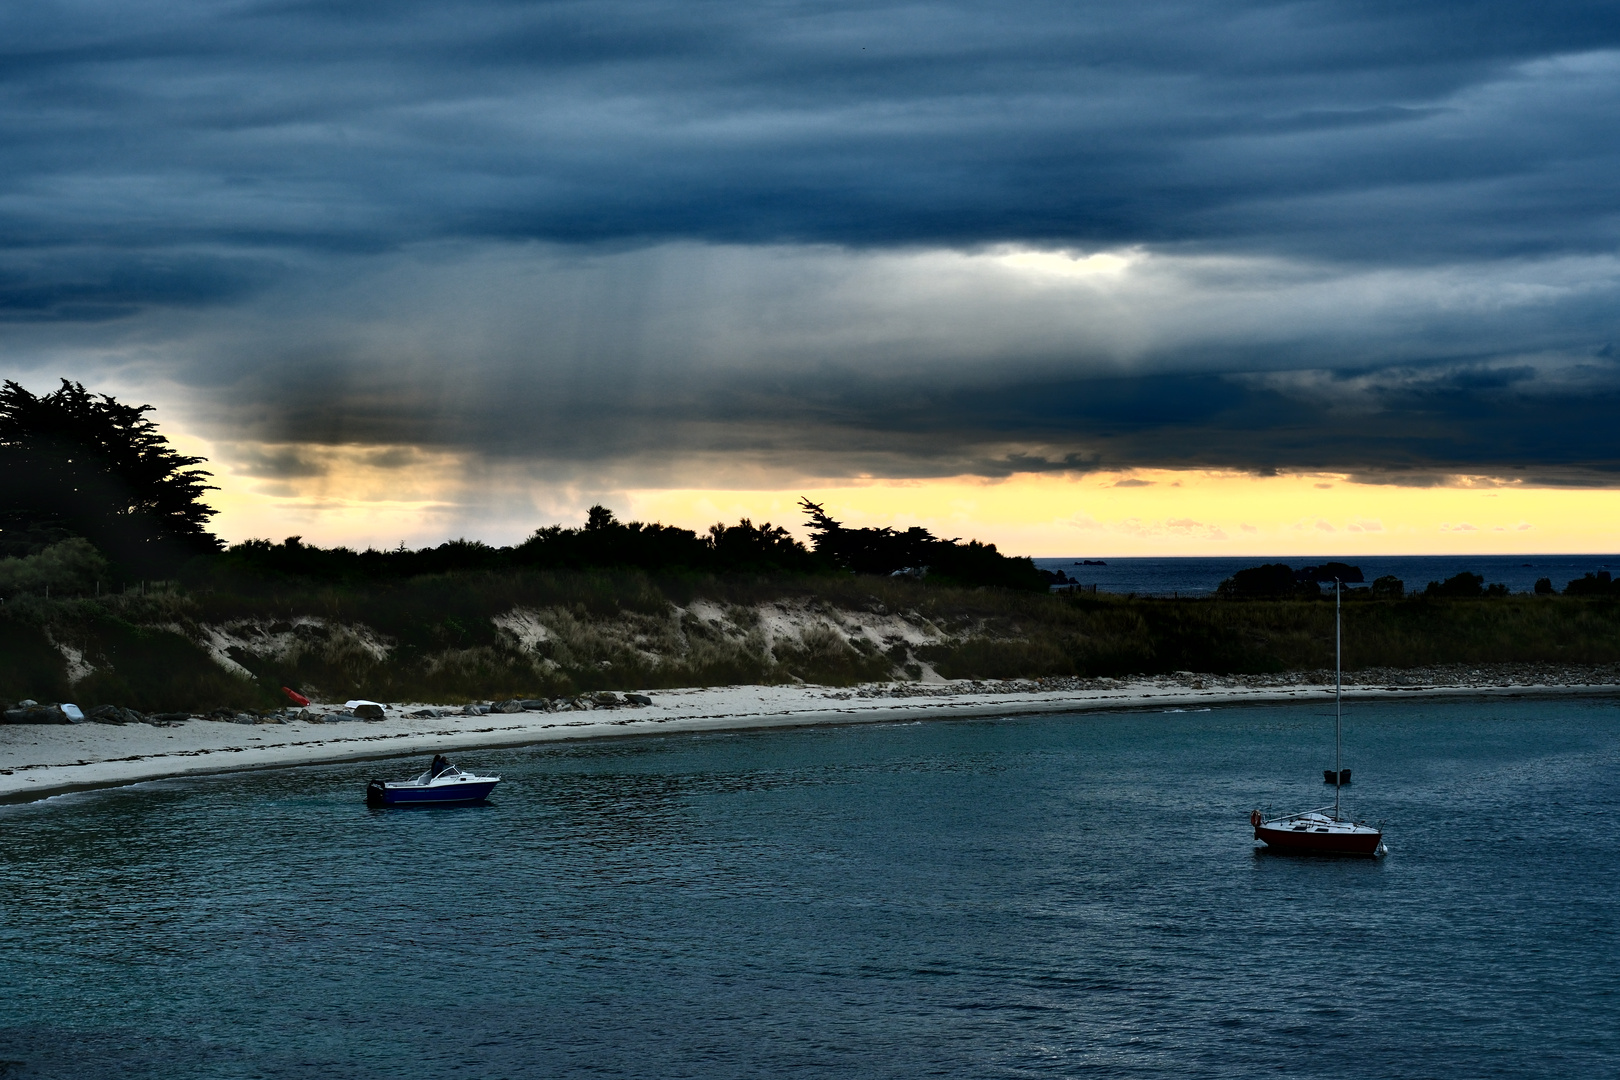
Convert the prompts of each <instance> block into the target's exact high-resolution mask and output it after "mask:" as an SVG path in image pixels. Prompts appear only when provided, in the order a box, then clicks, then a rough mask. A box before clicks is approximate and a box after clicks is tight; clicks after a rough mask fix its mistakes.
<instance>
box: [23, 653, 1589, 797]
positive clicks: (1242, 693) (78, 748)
mask: <svg viewBox="0 0 1620 1080" xmlns="http://www.w3.org/2000/svg"><path fill="white" fill-rule="evenodd" d="M648 693H649V695H650V696H651V697H652V698H653V704H652V705H651V706H642V707H639V708H637V707H623V708H614V709H602V710H596V711H589V712H550V713H546V712H534V713H514V714H508V715H491V716H460V715H456V716H446V717H438V718H433V719H410V718H408V717H405V716H403V715H402V713H404V712H408V711H411V710H414V709H418V708H421V706H409V705H408V706H403V707H401V708H399V709H392V708H391V709H389V711H388V718H387V719H385V720H382V721H376V722H370V723H367V722H364V721H346V722H342V723H335V724H334V723H325V724H310V723H305V722H302V721H293V722H291V723H288V724H252V725H248V724H234V723H226V722H220V721H215V720H191V721H188V722H186V723H183V724H179V725H176V726H174V727H153V726H150V725H147V724H127V725H123V726H116V725H107V724H95V723H87V724H71V725H69V724H61V725H57V724H49V725H35V724H5V725H0V802H22V801H32V800H33V799H37V798H43V797H46V796H48V795H51V794H60V793H62V792H66V791H74V790H80V789H84V788H94V787H110V786H115V785H119V784H129V783H134V782H137V781H141V780H153V779H158V778H160V777H168V776H183V775H187V774H195V773H219V772H228V771H232V770H237V769H255V768H267V767H273V766H286V765H310V764H316V763H320V762H334V761H354V760H360V759H364V758H384V757H399V756H404V755H418V756H419V755H423V754H431V753H435V752H438V751H451V750H457V751H461V750H470V749H474V748H477V747H494V746H517V745H523V744H529V743H540V742H550V741H558V740H564V739H589V738H601V737H605V736H620V737H622V736H627V735H646V734H652V733H658V734H664V733H669V732H686V731H730V730H741V729H747V728H769V727H796V726H808V725H816V724H859V723H881V722H888V721H897V720H915V719H931V718H937V719H948V718H955V717H973V716H1010V715H1017V714H1021V713H1039V712H1074V711H1081V710H1096V709H1120V708H1158V709H1183V708H1202V707H1206V706H1211V705H1217V704H1227V703H1267V702H1269V703H1281V702H1288V701H1303V700H1311V701H1321V700H1323V699H1324V698H1325V697H1328V696H1331V694H1332V687H1331V686H1326V687H1324V686H1321V685H1296V686H1286V687H1279V686H1264V687H1252V686H1235V687H1234V686H1230V685H1228V686H1219V687H1215V688H1204V687H1203V684H1202V683H1201V682H1199V681H1197V680H1184V681H1182V682H1181V683H1180V684H1177V683H1176V682H1174V681H1172V680H1166V679H1155V680H1151V681H1143V682H1136V683H1116V684H1114V685H1113V686H1112V687H1110V688H1106V689H1086V690H1057V691H1042V690H1038V689H1031V690H1025V691H1012V692H997V688H996V686H995V684H991V685H990V686H987V687H986V686H981V687H968V686H966V685H943V686H935V687H918V686H914V685H913V686H908V687H905V688H904V689H902V690H901V691H900V692H899V693H898V694H897V693H895V692H894V691H893V690H892V689H891V688H887V687H882V686H879V687H865V688H853V689H832V688H828V687H820V686H730V687H715V688H708V689H696V690H658V691H648ZM1572 693H1587V694H1620V686H1612V685H1588V686H1571V685H1568V684H1561V685H1557V684H1549V685H1511V686H1479V685H1456V686H1402V687H1353V688H1352V687H1346V688H1345V697H1346V698H1355V699H1363V700H1365V699H1369V698H1396V697H1400V698H1407V697H1414V696H1487V695H1489V696H1495V695H1508V696H1512V695H1526V694H1572ZM414 768H415V765H414V763H413V764H409V765H407V764H404V763H401V764H397V765H388V766H379V769H378V772H379V773H380V774H385V775H386V777H387V778H390V779H393V778H397V777H398V776H402V775H404V774H406V773H409V772H412V771H413V770H414Z"/></svg>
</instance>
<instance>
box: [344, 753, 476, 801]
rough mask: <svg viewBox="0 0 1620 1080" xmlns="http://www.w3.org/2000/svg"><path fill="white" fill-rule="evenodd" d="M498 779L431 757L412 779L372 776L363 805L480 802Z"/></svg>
mask: <svg viewBox="0 0 1620 1080" xmlns="http://www.w3.org/2000/svg"><path fill="white" fill-rule="evenodd" d="M500 782H501V778H500V777H498V776H476V775H474V774H473V773H468V772H462V771H461V770H460V769H458V768H456V767H455V766H454V765H452V764H450V763H449V762H448V761H445V760H444V759H443V758H434V759H433V765H432V766H431V767H430V768H429V769H428V771H427V772H425V773H423V774H422V775H421V776H418V777H417V778H416V779H415V780H401V781H398V782H396V783H384V782H383V781H381V780H373V781H372V782H371V783H369V784H367V785H366V805H367V806H443V805H449V804H452V803H474V802H483V801H484V800H485V799H487V798H489V793H490V792H492V791H494V790H495V785H496V784H498V783H500Z"/></svg>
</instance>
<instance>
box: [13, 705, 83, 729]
mask: <svg viewBox="0 0 1620 1080" xmlns="http://www.w3.org/2000/svg"><path fill="white" fill-rule="evenodd" d="M74 712H78V709H74ZM0 716H3V718H4V719H5V722H6V723H8V724H71V723H73V720H71V719H70V718H69V717H68V715H67V713H65V712H63V711H62V710H61V709H60V708H58V707H57V706H55V705H36V704H34V703H33V702H29V703H28V704H27V705H24V706H21V707H19V708H15V709H7V710H5V712H4V713H3V714H0Z"/></svg>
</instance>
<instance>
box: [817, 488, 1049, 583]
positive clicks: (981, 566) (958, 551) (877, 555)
mask: <svg viewBox="0 0 1620 1080" xmlns="http://www.w3.org/2000/svg"><path fill="white" fill-rule="evenodd" d="M799 505H800V506H802V507H804V512H805V514H806V515H807V516H808V517H809V518H810V531H811V534H812V540H811V543H812V545H813V546H814V548H815V553H816V555H818V556H820V557H821V558H822V559H825V560H827V561H829V562H831V563H832V564H833V565H834V566H837V567H838V568H840V569H843V570H850V571H853V572H855V573H857V574H887V575H893V574H905V573H908V572H909V573H911V574H913V575H915V576H921V575H923V574H926V575H927V576H928V577H930V578H934V579H937V580H941V581H943V582H946V583H952V584H957V585H974V586H978V585H989V586H997V587H1000V588H1005V589H1020V590H1026V591H1030V592H1045V591H1046V589H1047V581H1048V578H1047V576H1046V575H1044V574H1042V573H1041V572H1040V571H1039V570H1037V569H1036V568H1035V563H1034V561H1033V560H1032V559H1029V558H1015V557H1012V556H1008V555H1003V554H1001V553H1000V552H999V551H997V550H996V545H994V544H981V543H979V541H977V540H970V541H968V542H967V543H965V544H964V543H962V542H961V541H960V540H941V539H940V538H939V537H937V536H935V535H934V534H933V533H931V532H929V531H928V530H927V529H924V528H920V527H918V526H916V525H913V526H912V527H911V528H909V529H907V530H905V531H904V532H897V531H896V530H894V529H891V528H888V527H884V528H881V529H871V528H867V529H849V528H845V527H844V525H843V523H842V522H839V521H835V520H833V519H832V518H831V517H829V516H827V512H826V510H825V509H824V508H823V507H821V506H820V505H819V504H817V503H813V502H811V501H810V500H809V499H800V500H799Z"/></svg>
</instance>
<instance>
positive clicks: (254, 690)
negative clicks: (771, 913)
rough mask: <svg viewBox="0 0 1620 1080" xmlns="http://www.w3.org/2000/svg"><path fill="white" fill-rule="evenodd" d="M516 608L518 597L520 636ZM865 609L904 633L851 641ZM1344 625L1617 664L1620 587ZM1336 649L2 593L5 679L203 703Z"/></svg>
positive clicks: (841, 581)
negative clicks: (1610, 592) (526, 629)
mask: <svg viewBox="0 0 1620 1080" xmlns="http://www.w3.org/2000/svg"><path fill="white" fill-rule="evenodd" d="M700 609H701V611H702V612H706V613H708V614H705V615H701V616H700V614H699V610H700ZM776 609H780V610H791V612H792V613H793V617H794V619H795V620H797V621H796V622H795V623H794V630H793V632H791V633H787V634H783V633H781V632H777V633H775V634H774V636H773V635H772V634H768V633H767V632H766V630H765V629H764V627H763V624H762V623H761V612H762V611H767V610H776ZM513 612H522V613H526V614H525V615H524V618H525V619H527V620H528V623H526V624H525V625H528V626H530V627H531V629H532V632H531V633H530V634H529V635H528V636H527V637H525V636H524V634H523V632H522V628H521V627H518V628H516V629H514V625H513V623H512V613H513ZM715 613H719V614H715ZM863 620H864V621H865V622H867V623H874V622H881V621H882V620H888V622H887V623H886V624H885V625H888V626H891V627H894V626H900V627H901V628H902V629H908V634H909V637H907V638H906V640H902V639H901V637H900V636H897V635H894V634H891V635H890V636H888V637H886V638H881V637H880V638H873V637H871V636H869V635H864V636H863V634H862V633H860V632H859V627H858V625H857V624H860V623H861V622H862V621H863ZM852 627H854V628H855V629H854V630H853V631H852V629H851V628H852ZM1344 641H1345V647H1344V663H1345V668H1346V670H1348V671H1352V672H1354V671H1357V670H1361V669H1372V668H1380V669H1405V668H1416V667H1425V666H1436V665H1468V664H1479V665H1484V664H1559V665H1599V664H1612V663H1615V662H1620V603H1617V602H1616V601H1614V600H1612V599H1608V598H1580V597H1564V596H1553V597H1545V596H1542V597H1532V596H1507V597H1488V598H1481V599H1439V598H1432V597H1431V598H1424V597H1414V598H1408V599H1402V600H1370V599H1358V600H1356V601H1354V602H1351V603H1347V604H1345V606H1344ZM1332 650H1333V605H1332V603H1331V602H1328V601H1323V600H1314V599H1286V600H1263V601H1262V600H1251V601H1236V600H1221V599H1213V598H1209V599H1183V600H1166V599H1146V598H1130V597H1120V596H1110V595H1107V594H1103V595H1092V594H1086V593H1070V594H1057V595H1043V594H1032V593H1026V592H1010V591H1003V590H998V589H961V588H953V587H949V586H941V585H938V584H934V583H930V582H918V581H915V580H910V579H903V578H885V577H871V576H854V575H843V576H831V575H799V576H775V577H772V576H764V575H761V576H750V575H726V576H707V575H695V574H667V575H658V574H649V573H646V572H642V571H633V570H632V571H623V572H611V571H572V572H570V571H513V572H477V573H456V574H442V575H430V576H424V577H419V578H413V579H407V580H399V581H390V582H381V583H370V584H366V585H359V586H333V585H308V584H300V583H298V582H280V583H275V584H259V585H257V586H255V587H245V588H211V589H189V590H187V589H182V588H179V587H177V586H176V587H170V588H166V589H156V590H149V591H147V592H146V593H144V594H138V593H134V594H121V595H117V596H106V597H100V598H73V599H60V598H59V599H56V600H44V599H41V598H37V597H22V598H19V599H18V600H17V601H16V602H13V603H9V604H7V605H5V606H4V607H3V608H0V697H3V698H5V699H7V700H12V701H14V700H18V699H21V698H24V697H30V698H34V699H36V700H41V701H43V700H75V699H76V700H79V701H82V702H87V703H92V704H99V703H113V704H119V705H125V706H128V707H131V708H136V709H140V710H142V711H163V710H198V711H201V710H205V709H212V708H218V707H226V708H268V707H271V706H274V705H279V704H282V703H284V701H285V699H284V698H283V697H282V695H281V693H280V687H282V686H291V687H295V688H304V689H305V690H306V692H309V691H314V692H318V693H319V694H321V695H323V696H324V698H325V699H326V700H343V699H344V698H346V697H365V698H373V699H376V700H383V701H412V700H414V701H437V702H446V703H451V702H458V701H469V700H494V699H502V698H524V697H556V696H566V695H571V694H577V693H581V692H585V691H592V690H602V689H617V690H625V689H656V688H665V687H677V686H715V685H733V684H773V683H788V682H796V681H803V682H808V683H819V684H823V685H830V686H847V685H852V684H856V683H863V682H871V681H877V680H888V679H900V680H903V679H910V678H915V677H917V676H918V675H920V674H921V673H922V671H923V665H927V666H929V667H931V668H932V670H933V671H934V672H936V673H937V674H938V675H939V676H942V677H944V678H947V679H1006V678H1036V677H1051V676H1087V677H1096V676H1114V677H1120V676H1129V675H1152V674H1167V673H1173V672H1201V673H1210V674H1219V675H1226V674H1261V673H1275V672H1284V671H1300V670H1320V669H1323V668H1327V667H1331V666H1332V661H1333V651H1332Z"/></svg>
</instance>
